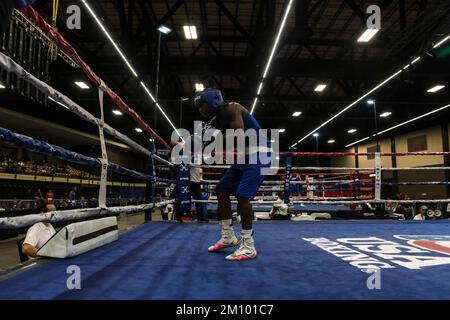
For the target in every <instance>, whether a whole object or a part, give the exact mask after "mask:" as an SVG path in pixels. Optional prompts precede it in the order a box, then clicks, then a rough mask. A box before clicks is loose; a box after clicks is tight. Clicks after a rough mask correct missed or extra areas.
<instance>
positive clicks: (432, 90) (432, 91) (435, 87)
mask: <svg viewBox="0 0 450 320" xmlns="http://www.w3.org/2000/svg"><path fill="white" fill-rule="evenodd" d="M444 88H445V86H444V85H437V86H434V87H433V88H431V89H428V90H427V92H428V93H435V92H438V91H440V90H442V89H444Z"/></svg>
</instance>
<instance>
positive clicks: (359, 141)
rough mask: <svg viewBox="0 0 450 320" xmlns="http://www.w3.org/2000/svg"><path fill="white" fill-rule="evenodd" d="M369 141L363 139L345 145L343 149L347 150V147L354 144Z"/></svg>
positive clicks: (367, 138)
mask: <svg viewBox="0 0 450 320" xmlns="http://www.w3.org/2000/svg"><path fill="white" fill-rule="evenodd" d="M369 139H370V137H365V138H363V139H361V140H358V141H355V142H352V143H350V144H348V145H346V146H345V147H346V148H348V147H351V146H354V145H355V144H358V143H361V142H363V141H366V140H369Z"/></svg>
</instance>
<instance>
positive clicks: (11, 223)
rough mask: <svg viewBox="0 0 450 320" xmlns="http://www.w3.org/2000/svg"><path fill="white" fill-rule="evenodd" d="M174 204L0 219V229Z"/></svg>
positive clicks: (164, 202) (71, 211)
mask: <svg viewBox="0 0 450 320" xmlns="http://www.w3.org/2000/svg"><path fill="white" fill-rule="evenodd" d="M174 202H175V200H167V201H162V202H157V203H147V204H141V205H134V206H123V207H109V208H106V209H105V208H100V207H97V208H87V209H75V210H60V211H53V212H48V213H41V214H29V215H25V216H18V217H7V218H0V229H15V228H23V227H28V226H31V225H33V224H35V223H38V222H42V221H48V222H50V223H55V222H62V221H70V220H76V219H84V218H89V217H95V216H99V217H101V216H104V215H111V214H120V213H126V214H129V213H136V212H142V211H145V210H150V209H153V208H155V207H163V206H166V205H168V204H171V203H174Z"/></svg>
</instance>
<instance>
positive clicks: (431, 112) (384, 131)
mask: <svg viewBox="0 0 450 320" xmlns="http://www.w3.org/2000/svg"><path fill="white" fill-rule="evenodd" d="M447 108H450V104H447V105H445V106H443V107H441V108H437V109H435V110H433V111H430V112H427V113H424V114H422V115H420V116H418V117H415V118H412V119H409V120H407V121H405V122H402V123H399V124H397V125H395V126H392V127H390V128H387V129H385V130H383V131H380V132H379V133H378V134H373V135H372V136H373V137H375V136H377V135H378V136H379V135H381V134H383V133H386V132H389V131H391V130H394V129H397V128H399V127H401V126H404V125H406V124H408V123H411V122H414V121H416V120H419V119H422V118H425V117H428V116H429V115H432V114H433V113H436V112H439V111H442V110H445V109H447ZM369 138H370V137H366V138H364V139H361V140H358V141H355V142H352V143H350V144H348V145H346V146H345V147H346V148H348V147H351V146H353V145H355V144H358V143H360V142H363V141H365V140H368V139H369Z"/></svg>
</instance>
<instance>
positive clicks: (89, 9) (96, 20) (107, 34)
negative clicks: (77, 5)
mask: <svg viewBox="0 0 450 320" xmlns="http://www.w3.org/2000/svg"><path fill="white" fill-rule="evenodd" d="M81 1H82V2H83V4H84V5H85V6H86V8H87V9H88V11H89V13H90V14H91V16H92V17H93V18H94V20H95V22H97V24H98V25H99V27H100V29H102V31H103V33H104V34H105V35H106V37H107V38H108V39H109V42H111V44H112V45H113V46H114V48H115V49H116V51H117V52H118V53H119V55H120V57H121V58H122V60H123V61H125V63H126V65H127V66H128V68H129V69H130V70H131V72H132V73H133V75H134V76H135V77H136V78H137V77H138V75H137V73H136V71H134V68H133V67H132V66H131V64H130V63H129V62H128V60H127V58H126V57H125V55H124V54H123V53H122V50H120V48H119V47H118V46H117V44H116V42H115V41H114V39H113V38H112V37H111V36H110V34H109V33H108V31H107V30H106V28H105V27H104V26H103V24H102V22H101V21H100V19H99V18H97V16H96V14H95V12H94V10H92V9H91V7H90V6H89V4H88V3H87V1H86V0H81Z"/></svg>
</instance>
